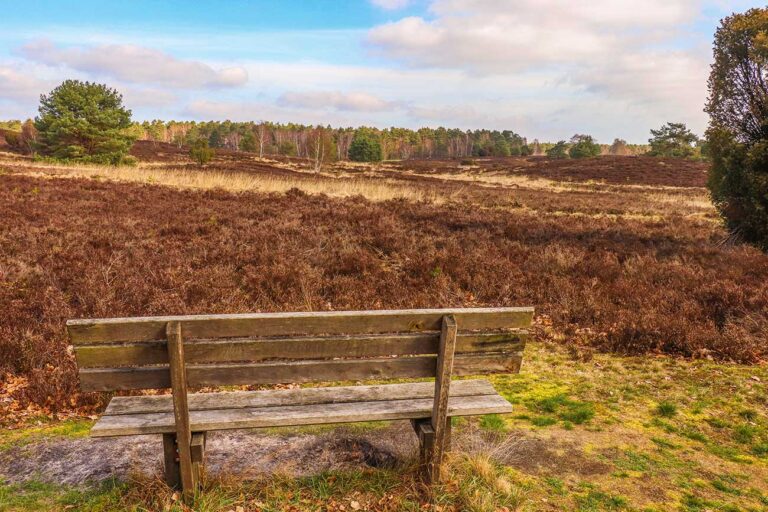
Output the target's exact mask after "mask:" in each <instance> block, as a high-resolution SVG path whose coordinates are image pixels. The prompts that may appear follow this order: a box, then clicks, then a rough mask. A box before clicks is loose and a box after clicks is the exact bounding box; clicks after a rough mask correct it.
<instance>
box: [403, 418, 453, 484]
mask: <svg viewBox="0 0 768 512" xmlns="http://www.w3.org/2000/svg"><path fill="white" fill-rule="evenodd" d="M411 425H412V426H413V430H414V431H415V432H416V436H417V437H418V438H419V465H420V470H421V473H422V478H423V479H424V482H425V483H427V484H432V483H439V482H440V480H441V477H442V474H441V469H442V468H441V464H442V461H437V460H436V455H437V454H436V453H435V429H434V428H432V421H431V420H430V419H429V418H425V419H421V420H411ZM450 450H451V418H448V421H447V422H446V425H445V440H444V447H443V454H445V453H446V452H449V451H450Z"/></svg>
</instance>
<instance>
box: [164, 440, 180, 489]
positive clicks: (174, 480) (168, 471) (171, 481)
mask: <svg viewBox="0 0 768 512" xmlns="http://www.w3.org/2000/svg"><path fill="white" fill-rule="evenodd" d="M163 459H164V460H163V461H164V465H163V474H164V475H165V483H167V484H168V487H170V488H172V489H178V488H179V487H180V484H181V467H180V466H179V453H178V451H177V450H176V434H163Z"/></svg>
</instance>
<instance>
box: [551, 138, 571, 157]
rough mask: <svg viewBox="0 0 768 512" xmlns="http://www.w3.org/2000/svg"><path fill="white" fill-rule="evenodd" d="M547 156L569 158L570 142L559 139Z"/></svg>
mask: <svg viewBox="0 0 768 512" xmlns="http://www.w3.org/2000/svg"><path fill="white" fill-rule="evenodd" d="M547 156H548V157H549V158H556V159H561V158H568V143H567V142H565V141H564V140H561V141H558V143H557V144H555V145H554V146H552V147H551V148H549V149H548V150H547Z"/></svg>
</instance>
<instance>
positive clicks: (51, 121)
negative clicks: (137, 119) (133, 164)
mask: <svg viewBox="0 0 768 512" xmlns="http://www.w3.org/2000/svg"><path fill="white" fill-rule="evenodd" d="M39 112H40V115H39V116H38V117H37V118H35V129H36V130H37V131H38V137H37V142H36V144H35V148H36V149H37V150H38V151H39V152H40V153H41V154H43V155H44V156H49V157H53V158H56V159H61V160H70V161H81V162H89V163H100V164H112V165H117V164H120V163H122V160H123V159H124V158H125V156H126V155H127V154H128V151H129V150H130V148H131V145H132V144H133V140H134V139H133V137H132V136H131V135H127V134H126V130H127V129H128V128H130V126H131V111H130V110H128V109H126V108H124V107H123V97H122V95H120V93H118V92H117V91H116V90H114V89H110V88H109V87H107V86H106V85H103V84H96V83H91V82H80V81H79V80H66V81H65V82H63V83H62V84H61V85H60V86H58V87H57V88H56V89H54V90H53V91H51V93H50V94H48V95H44V96H41V98H40V108H39Z"/></svg>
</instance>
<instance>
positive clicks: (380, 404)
mask: <svg viewBox="0 0 768 512" xmlns="http://www.w3.org/2000/svg"><path fill="white" fill-rule="evenodd" d="M462 382H467V383H470V384H463V385H459V384H461V383H462ZM477 382H484V384H478V383H477ZM454 384H456V386H452V387H451V396H450V398H449V400H448V416H473V415H479V414H492V413H508V412H511V411H512V405H511V404H510V403H509V402H508V401H507V400H505V399H504V398H503V397H502V396H500V395H499V394H497V393H496V392H495V391H494V390H493V387H492V386H491V385H490V383H488V382H487V381H457V382H455V383H454ZM355 388H356V389H357V391H354V392H353V391H352V389H355ZM360 388H363V389H360ZM286 391H288V392H290V393H286ZM470 393H471V394H470ZM216 395H218V396H217V397H216V398H219V399H220V400H221V406H220V408H215V409H209V408H203V409H198V408H197V407H211V406H212V404H213V403H214V401H212V400H211V399H209V400H193V397H194V398H197V397H201V396H203V395H200V394H194V395H190V397H189V398H190V400H189V406H190V424H191V430H192V431H195V432H205V431H211V430H226V429H237V428H257V427H277V426H296V425H319V424H330V423H352V422H359V421H379V420H399V419H419V418H428V417H430V415H431V414H432V407H433V405H434V400H433V395H434V383H433V382H422V383H409V384H388V385H379V386H357V387H338V388H307V389H296V390H277V391H253V392H230V393H216ZM225 395H229V396H227V397H226V399H225ZM235 395H241V396H242V395H245V397H244V398H240V397H235ZM393 397H398V398H397V399H393ZM128 398H131V400H132V401H131V402H125V400H127V399H128ZM165 398H166V397H126V398H125V399H123V400H118V404H119V403H120V402H121V401H122V402H123V405H128V404H130V405H129V407H122V406H115V407H114V408H113V409H112V410H113V411H120V410H122V411H126V410H134V411H139V410H141V409H142V407H143V408H145V409H147V410H152V411H157V410H158V408H159V407H158V405H166V404H167V405H169V406H170V402H167V401H166V402H163V401H161V400H159V399H165ZM139 399H143V400H144V401H145V404H146V405H143V404H141V401H142V400H139ZM214 400H215V399H214ZM292 400H295V401H292ZM233 403H234V405H238V407H229V406H230V405H233ZM108 411H109V410H108ZM174 429H175V426H174V419H173V412H172V410H171V409H170V408H167V409H165V411H164V412H139V413H121V414H112V413H109V412H107V413H106V414H105V415H104V416H102V418H101V419H100V420H99V421H98V422H97V423H96V424H95V425H94V427H93V428H92V429H91V435H92V436H95V437H104V436H121V435H134V434H159V433H167V432H173V431H174Z"/></svg>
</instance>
